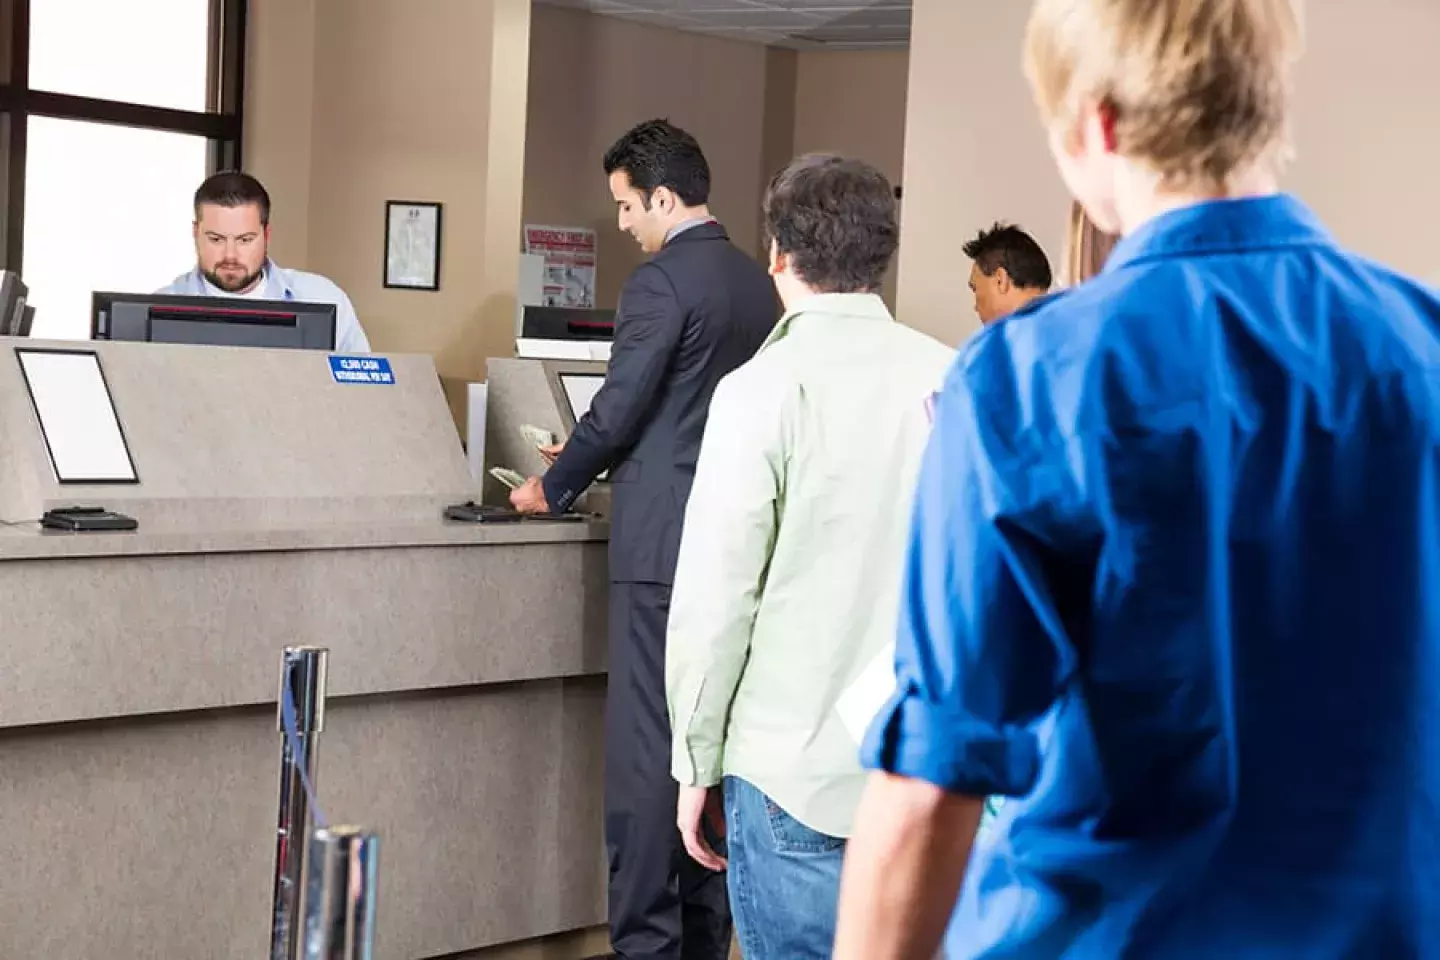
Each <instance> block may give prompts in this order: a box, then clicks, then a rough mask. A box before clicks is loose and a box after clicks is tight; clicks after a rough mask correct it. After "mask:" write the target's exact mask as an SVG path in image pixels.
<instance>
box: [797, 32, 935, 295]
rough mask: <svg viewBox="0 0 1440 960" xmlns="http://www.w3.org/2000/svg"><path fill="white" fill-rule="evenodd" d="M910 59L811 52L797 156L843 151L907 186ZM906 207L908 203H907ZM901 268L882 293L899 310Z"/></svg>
mask: <svg viewBox="0 0 1440 960" xmlns="http://www.w3.org/2000/svg"><path fill="white" fill-rule="evenodd" d="M909 64H910V56H909V53H908V52H907V51H904V50H874V51H848V50H847V51H837V52H829V51H814V52H812V51H806V52H804V53H802V54H800V55H799V64H798V69H797V74H796V83H795V119H794V124H795V136H794V144H793V145H794V153H797V154H800V153H815V152H826V153H840V154H845V155H846V156H851V157H857V158H859V159H861V160H864V161H866V162H868V163H872V164H874V165H875V166H876V167H878V168H879V169H880V172H881V173H883V174H885V176H886V177H887V178H889V180H890V182H891V183H894V184H896V185H897V186H901V185H903V184H902V180H903V174H904V172H905V170H904V168H905V101H906V88H907V86H908V84H909ZM902 208H903V202H902ZM897 266H898V260H897V264H896V265H892V266H891V268H890V272H889V274H888V275H887V276H886V278H885V288H884V290H883V291H882V292H883V295H884V297H885V300H886V302H887V303H889V304H890V305H891V307H892V308H893V307H894V306H895V294H896V271H897Z"/></svg>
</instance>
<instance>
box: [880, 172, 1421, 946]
mask: <svg viewBox="0 0 1440 960" xmlns="http://www.w3.org/2000/svg"><path fill="white" fill-rule="evenodd" d="M1437 437H1440V301H1437V298H1436V296H1435V294H1434V293H1433V292H1430V291H1427V290H1426V289H1425V288H1424V287H1423V286H1421V285H1420V284H1418V283H1415V282H1412V281H1410V280H1408V279H1406V278H1404V277H1401V276H1398V275H1396V274H1395V273H1392V272H1390V271H1388V270H1386V269H1384V268H1383V267H1380V266H1377V265H1375V264H1373V263H1369V262H1367V261H1365V260H1363V259H1361V258H1359V257H1356V256H1354V255H1352V254H1350V253H1348V252H1346V251H1345V250H1343V249H1341V248H1340V247H1339V246H1338V245H1337V244H1336V242H1335V241H1334V240H1333V239H1332V238H1331V237H1330V236H1329V235H1328V234H1327V233H1326V231H1325V230H1324V229H1323V228H1322V227H1321V226H1320V224H1319V223H1318V222H1317V221H1316V219H1315V218H1314V216H1313V215H1312V214H1311V213H1310V212H1309V211H1308V210H1307V209H1306V208H1305V207H1304V206H1303V205H1302V204H1300V203H1299V202H1298V201H1296V200H1295V199H1293V198H1290V197H1286V196H1275V197H1266V198H1259V199H1245V200H1230V201H1218V202H1213V203H1205V204H1202V205H1198V206H1194V207H1190V208H1186V209H1182V210H1178V211H1175V212H1172V213H1168V214H1166V215H1163V216H1161V217H1159V218H1158V219H1156V220H1154V221H1152V222H1150V223H1148V224H1147V225H1145V226H1143V227H1142V228H1141V229H1139V230H1137V231H1135V232H1134V233H1133V234H1132V235H1131V236H1129V237H1127V238H1126V239H1125V240H1124V241H1123V242H1122V243H1121V244H1120V245H1119V247H1118V248H1117V249H1116V250H1115V252H1114V254H1113V256H1112V257H1111V259H1110V261H1109V263H1108V265H1107V267H1106V269H1105V271H1104V272H1103V274H1102V275H1101V276H1100V277H1098V278H1096V279H1095V280H1093V281H1092V282H1090V283H1087V284H1084V285H1082V286H1080V287H1078V288H1075V289H1074V290H1071V291H1069V292H1066V293H1063V294H1061V295H1059V296H1057V297H1054V298H1052V299H1050V300H1048V301H1046V302H1044V303H1042V304H1040V305H1038V306H1036V307H1035V308H1034V309H1032V310H1029V311H1027V312H1024V313H1021V314H1017V315H1016V316H1014V317H1012V318H1011V319H1009V320H1007V321H1005V322H1003V323H1001V324H999V325H997V326H995V327H993V328H991V329H988V330H986V331H985V332H983V333H981V334H979V335H978V336H977V337H976V338H975V339H974V341H973V342H972V343H971V344H970V345H969V347H968V349H966V350H965V351H964V353H963V354H962V356H961V357H960V359H959V361H958V362H957V365H956V366H955V367H954V368H953V369H952V371H951V373H950V375H949V378H948V380H947V383H946V386H945V388H944V390H943V391H942V392H941V395H940V397H939V399H938V402H937V407H936V421H935V427H934V432H933V434H932V437H931V441H930V446H929V448H928V451H927V454H926V460H925V463H924V466H923V467H922V471H921V475H920V479H919V486H918V492H917V495H916V497H917V498H916V506H915V512H914V521H913V529H912V533H911V547H910V551H909V557H908V560H907V573H906V577H905V582H904V588H903V590H904V593H903V599H902V604H901V625H900V631H899V643H898V650H897V654H896V660H897V673H898V682H897V691H896V693H895V696H894V698H893V699H892V700H891V702H890V703H889V704H888V705H887V706H886V707H885V708H884V709H883V710H882V711H881V713H880V714H879V715H878V716H877V718H876V721H875V723H874V725H873V726H872V728H871V730H870V732H869V736H868V740H867V743H866V746H865V758H866V761H867V764H868V765H869V766H871V767H876V768H880V769H884V770H888V771H891V772H894V773H896V774H900V775H903V776H907V777H912V778H918V779H921V780H925V781H929V782H931V783H934V784H937V785H939V786H940V787H943V788H944V789H946V790H948V791H951V792H954V793H958V794H966V795H973V796H976V797H981V796H985V795H988V794H1001V795H1005V796H1008V797H1013V798H1015V799H1013V800H1010V801H1008V802H1006V803H1005V805H1004V806H1003V807H1002V808H1001V809H1000V812H999V816H998V818H997V821H996V823H995V824H994V829H993V831H990V832H989V833H988V835H987V836H986V837H984V838H982V839H981V840H980V841H979V842H978V843H977V845H976V848H975V850H974V852H973V856H972V859H971V862H970V870H969V872H968V874H967V877H966V881H965V886H964V890H963V892H962V894H961V897H960V901H959V904H958V905H957V909H956V913H955V916H954V917H953V919H952V922H951V926H950V931H949V934H948V936H947V955H948V956H950V957H963V958H972V957H985V958H999V957H1005V958H1032V957H1033V958H1052V957H1070V958H1077V957H1084V958H1090V957H1094V958H1105V960H1111V958H1117V957H1163V958H1166V960H1174V958H1191V957H1194V958H1202V957H1203V958H1215V957H1223V958H1227V960H1230V958H1243V957H1284V958H1291V957H1294V958H1306V960H1315V958H1341V957H1344V958H1351V957H1365V958H1369V957H1375V958H1387V960H1389V958H1402V957H1403V958H1409V957H1437V956H1440V455H1437Z"/></svg>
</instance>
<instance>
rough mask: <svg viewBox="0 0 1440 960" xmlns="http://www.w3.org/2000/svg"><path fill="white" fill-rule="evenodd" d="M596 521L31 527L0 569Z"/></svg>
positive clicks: (18, 535)
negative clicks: (23, 563) (19, 563)
mask: <svg viewBox="0 0 1440 960" xmlns="http://www.w3.org/2000/svg"><path fill="white" fill-rule="evenodd" d="M609 529H610V525H609V523H608V522H607V521H605V520H602V519H593V520H580V521H554V520H525V521H521V522H510V523H483V524H482V523H456V522H452V521H448V520H444V519H441V518H439V517H437V518H436V519H435V520H434V521H433V522H419V523H393V524H373V523H372V524H316V525H313V526H273V525H263V524H243V523H242V524H233V525H227V526H217V527H215V528H212V529H192V530H185V529H164V530H146V529H145V527H144V525H143V523H142V525H141V528H140V529H139V530H135V531H132V532H95V533H69V532H66V531H55V530H47V529H44V528H42V527H41V526H40V525H39V524H37V523H28V524H11V525H6V526H0V561H6V560H44V559H66V558H72V559H73V558H81V557H124V556H157V555H172V554H204V553H262V552H266V551H277V552H279V551H300V550H363V549H382V548H396V547H456V546H496V545H515V544H529V543H584V542H604V541H605V540H606V539H607V537H608V535H609Z"/></svg>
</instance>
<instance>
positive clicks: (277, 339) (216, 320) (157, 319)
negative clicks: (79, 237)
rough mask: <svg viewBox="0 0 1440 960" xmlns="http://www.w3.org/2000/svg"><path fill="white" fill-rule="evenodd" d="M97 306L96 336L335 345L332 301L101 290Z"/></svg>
mask: <svg viewBox="0 0 1440 960" xmlns="http://www.w3.org/2000/svg"><path fill="white" fill-rule="evenodd" d="M92 306H93V308H92V310H91V319H90V337H91V339H93V340H138V341H141V342H147V343H194V344H206V345H210V346H219V347H278V348H289V349H297V350H329V351H333V350H334V349H335V305H334V304H333V303H300V302H298V301H290V300H250V299H240V298H238V297H189V296H178V295H174V294H162V293H145V294H140V293H105V292H99V291H97V292H96V293H95V294H94V297H93V299H92Z"/></svg>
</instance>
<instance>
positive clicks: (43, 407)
mask: <svg viewBox="0 0 1440 960" xmlns="http://www.w3.org/2000/svg"><path fill="white" fill-rule="evenodd" d="M181 301H193V302H181ZM238 302H239V301H234V300H231V301H225V302H219V301H206V300H195V299H194V298H169V297H143V298H137V297H133V296H120V295H97V302H96V318H95V324H94V329H93V333H94V337H93V338H92V340H91V341H88V342H85V341H79V342H58V341H56V342H45V341H37V340H33V339H22V338H14V337H5V338H0V451H3V456H0V521H3V525H0V591H3V596H4V598H5V601H4V603H5V609H4V625H5V631H4V635H5V643H4V644H3V645H0V671H3V675H4V676H5V678H6V683H5V685H4V689H5V695H4V696H3V697H0V770H3V775H0V811H3V816H0V859H3V861H4V862H5V864H6V869H5V870H4V871H3V872H0V930H3V931H4V934H3V944H4V951H3V952H4V954H5V955H6V956H14V957H56V958H59V957H65V958H78V960H90V958H96V960H98V958H101V957H104V958H114V957H206V958H212V960H221V958H235V960H241V958H244V960H252V958H254V957H257V956H266V955H268V953H267V947H268V941H267V938H268V936H269V923H270V919H271V915H270V911H271V898H272V893H273V889H272V887H273V881H274V865H275V856H276V808H277V799H278V791H279V780H278V776H279V773H278V771H279V751H280V738H279V734H278V733H277V726H276V698H277V697H276V694H277V672H278V669H279V664H280V656H281V652H282V650H283V648H285V647H287V646H294V645H319V646H323V647H326V648H328V649H329V651H330V653H329V684H328V691H329V696H328V702H327V705H326V710H325V713H324V729H323V733H322V734H320V736H319V740H318V758H319V765H318V778H317V781H316V783H315V787H316V790H317V796H318V799H319V803H320V805H321V806H322V807H323V808H324V810H325V812H326V813H328V815H329V816H330V817H331V818H332V820H333V821H334V822H350V823H359V824H363V825H365V826H367V827H369V828H373V829H375V830H377V831H378V833H379V835H380V838H381V850H382V853H381V871H380V895H379V901H378V915H377V917H376V928H377V931H378V934H377V945H376V955H377V956H384V957H395V958H428V957H442V956H452V955H460V954H465V955H467V956H468V955H470V952H472V951H480V950H482V949H484V948H488V947H494V946H498V945H502V944H506V943H512V942H515V941H521V940H527V939H530V938H535V937H541V936H546V935H549V934H555V933H559V932H563V931H570V930H578V929H582V928H589V927H593V926H595V925H598V924H602V923H603V922H604V920H605V915H606V911H605V866H604V855H603V843H602V839H601V826H602V818H601V807H600V803H601V799H600V798H601V783H602V769H601V763H602V744H601V729H602V726H603V722H602V718H603V712H604V700H605V683H604V670H605V642H604V630H605V619H606V618H605V592H606V584H607V575H606V534H607V531H606V527H605V525H604V523H603V522H602V521H600V520H598V519H595V518H593V517H579V518H574V519H569V520H555V521H544V520H541V521H528V520H527V521H518V520H515V519H514V518H513V517H503V516H499V517H497V518H495V519H494V521H493V522H457V521H455V520H452V519H448V518H447V507H449V506H452V505H454V504H456V503H460V502H464V501H469V500H472V499H475V498H478V491H477V490H476V485H475V483H474V481H473V480H472V479H471V476H470V473H469V470H468V469H467V465H466V461H465V457H464V454H463V451H462V449H461V444H460V440H459V435H458V433H457V430H456V427H455V424H454V421H453V419H452V417H451V414H450V411H449V408H448V406H447V404H446V402H445V399H444V395H443V393H442V389H441V384H440V380H439V378H438V376H437V375H436V370H435V366H434V363H433V361H432V360H431V358H430V357H428V356H414V355H383V354H369V355H357V356H337V355H335V354H334V353H332V352H331V349H330V347H331V345H332V344H333V338H334V310H333V308H329V309H328V312H327V310H326V309H324V308H321V309H318V310H311V309H308V308H303V307H302V306H301V305H297V304H293V303H288V302H286V303H266V302H251V301H244V302H243V307H236V304H237V303H238ZM327 323H328V327H327ZM221 327H228V328H230V329H220V328H221ZM327 331H328V332H327ZM317 338H318V339H317ZM197 341H199V342H198V343H197ZM237 342H238V343H243V344H249V345H248V346H234V345H219V344H234V343H237ZM497 363H498V366H499V367H500V368H502V369H503V368H504V367H505V366H506V364H507V361H498V362H497ZM550 412H551V413H553V412H554V410H553V404H552V409H551V411H550ZM516 415H517V416H518V417H520V418H521V419H524V420H527V421H528V420H532V419H536V418H543V417H544V416H545V415H546V411H545V410H540V409H536V410H524V411H518V412H517V414H516ZM551 424H552V426H553V427H555V428H557V429H559V428H561V427H563V424H562V423H558V422H553V421H551ZM482 955H483V954H482Z"/></svg>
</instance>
